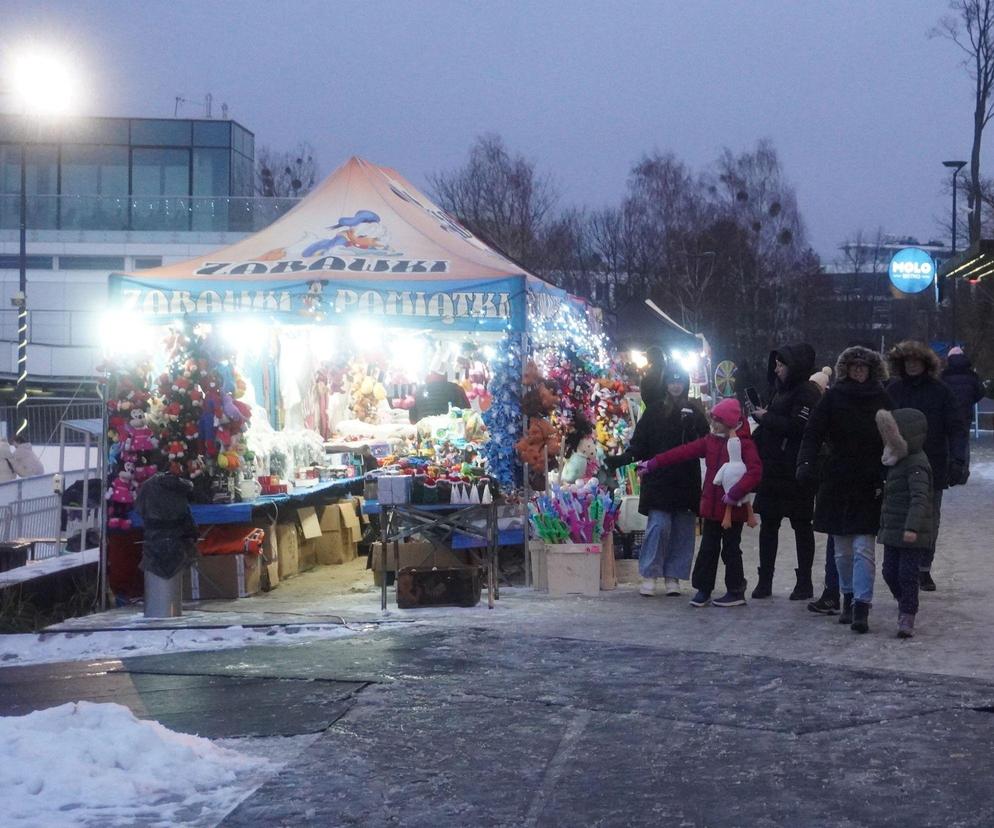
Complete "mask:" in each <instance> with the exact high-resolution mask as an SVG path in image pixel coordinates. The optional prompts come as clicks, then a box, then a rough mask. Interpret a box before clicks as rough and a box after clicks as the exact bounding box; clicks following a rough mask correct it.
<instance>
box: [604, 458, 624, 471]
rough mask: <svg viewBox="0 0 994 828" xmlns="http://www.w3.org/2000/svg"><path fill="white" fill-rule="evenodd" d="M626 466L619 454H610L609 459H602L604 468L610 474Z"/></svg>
mask: <svg viewBox="0 0 994 828" xmlns="http://www.w3.org/2000/svg"><path fill="white" fill-rule="evenodd" d="M627 465H628V464H627V463H626V462H625V458H624V456H623V455H621V454H612V455H610V456H609V457H605V458H604V467H605V468H606V469H607V470H608V471H612V472H613V471H617V470H618V469H620V468H621V467H622V466H627Z"/></svg>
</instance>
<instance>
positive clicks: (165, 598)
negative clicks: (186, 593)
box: [145, 572, 183, 618]
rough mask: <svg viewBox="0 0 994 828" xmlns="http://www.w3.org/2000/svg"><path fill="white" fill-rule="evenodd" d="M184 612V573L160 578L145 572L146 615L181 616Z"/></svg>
mask: <svg viewBox="0 0 994 828" xmlns="http://www.w3.org/2000/svg"><path fill="white" fill-rule="evenodd" d="M182 614H183V573H182V572H179V573H177V574H176V575H173V577H172V578H160V577H159V576H158V575H153V574H152V573H151V572H146V573H145V617H146V618H179V617H180V616H181V615H182Z"/></svg>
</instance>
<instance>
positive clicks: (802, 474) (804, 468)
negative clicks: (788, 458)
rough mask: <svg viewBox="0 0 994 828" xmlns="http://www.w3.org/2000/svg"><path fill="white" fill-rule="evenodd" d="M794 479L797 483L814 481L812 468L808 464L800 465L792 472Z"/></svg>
mask: <svg viewBox="0 0 994 828" xmlns="http://www.w3.org/2000/svg"><path fill="white" fill-rule="evenodd" d="M794 479H795V480H797V482H798V483H810V482H811V481H813V480H814V479H815V470H814V467H813V466H812V465H811V464H810V463H800V464H799V465H798V466H797V471H795V472H794Z"/></svg>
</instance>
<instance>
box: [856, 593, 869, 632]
mask: <svg viewBox="0 0 994 828" xmlns="http://www.w3.org/2000/svg"><path fill="white" fill-rule="evenodd" d="M852 631H853V632H858V633H867V632H869V631H870V605H869V604H868V603H866V601H856V602H854V603H853V607H852Z"/></svg>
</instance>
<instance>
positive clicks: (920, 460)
mask: <svg viewBox="0 0 994 828" xmlns="http://www.w3.org/2000/svg"><path fill="white" fill-rule="evenodd" d="M877 429H878V430H879V431H880V436H881V437H882V438H883V441H884V454H883V464H884V465H885V466H887V482H886V484H885V485H884V499H883V505H882V507H881V509H880V531H879V533H878V534H877V541H878V542H880V543H882V544H883V545H884V567H883V576H884V581H886V583H887V586H888V587H890V591H891V593H892V594H893V595H894V597H895V598H896V599H897V607H898V622H897V635H898V638H911V637H912V636H913V635H914V634H915V616H916V615H917V614H918V568H919V563H920V561H921V558H922V556H923V555H924V554H925V553H926V552H928V550H929V549H930V548H931V544H932V531H933V523H932V467H931V466H930V465H929V462H928V458H927V457H926V456H925V452H924V450H923V447H924V445H925V435H926V434H927V433H928V422H927V421H926V419H925V415H924V414H922V412H921V411H918V410H917V409H915V408H898V409H897V410H896V411H884V410H881V411H878V412H877Z"/></svg>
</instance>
